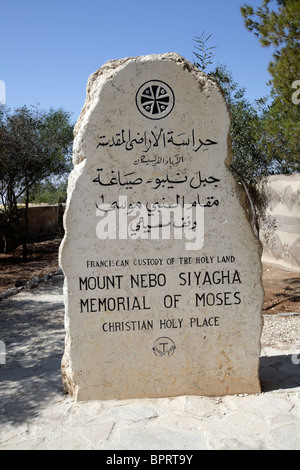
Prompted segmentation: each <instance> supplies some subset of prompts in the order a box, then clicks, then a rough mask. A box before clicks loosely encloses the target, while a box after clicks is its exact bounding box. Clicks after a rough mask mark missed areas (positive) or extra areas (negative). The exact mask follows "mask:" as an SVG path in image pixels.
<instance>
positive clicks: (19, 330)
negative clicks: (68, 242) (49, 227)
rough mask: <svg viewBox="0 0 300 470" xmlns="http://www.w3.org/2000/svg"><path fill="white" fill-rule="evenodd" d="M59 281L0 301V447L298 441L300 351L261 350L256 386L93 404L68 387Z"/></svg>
mask: <svg viewBox="0 0 300 470" xmlns="http://www.w3.org/2000/svg"><path fill="white" fill-rule="evenodd" d="M62 283H63V278H62V276H55V277H53V278H51V279H50V280H48V281H47V282H45V283H43V284H41V285H40V286H39V287H38V288H37V289H33V290H30V291H22V292H21V293H20V294H18V295H16V296H14V297H11V298H8V299H6V300H3V301H1V302H0V323H1V332H0V341H4V343H5V346H6V364H3V365H0V422H1V426H0V450H12V449H13V450H15V449H25V450H31V449H37V450H46V449H49V450H51V449H53V450H54V449H55V450H56V449H65V450H68V449H70V450H76V449H85V450H89V449H103V450H104V449H105V450H136V451H137V450H153V451H155V450H169V451H176V450H177V451H178V450H182V451H187V450H202V449H208V450H209V449H253V450H254V449H255V450H256V449H266V450H267V449H270V450H272V449H274V450H279V449H287V450H292V449H297V450H299V449H300V404H299V403H300V364H298V363H297V362H299V361H298V358H300V354H299V352H300V351H295V350H287V349H282V348H281V347H279V348H277V349H275V348H265V349H264V350H263V352H262V359H261V371H260V374H261V380H262V385H263V389H264V392H263V393H261V394H259V395H251V396H230V397H223V398H205V397H187V396H184V397H178V398H170V399H151V400H150V399H147V400H123V401H117V400H114V401H96V402H89V403H76V402H74V401H73V400H72V399H71V398H70V397H69V396H64V395H63V394H62V387H61V378H60V361H61V357H62V353H63V347H64V329H63V317H64V305H63V297H62ZM283 321H284V318H283ZM299 321H300V320H299ZM0 344H1V343H0ZM0 352H1V351H0ZM298 354H299V355H298ZM0 357H1V356H0ZM2 358H3V354H2ZM2 362H3V361H2Z"/></svg>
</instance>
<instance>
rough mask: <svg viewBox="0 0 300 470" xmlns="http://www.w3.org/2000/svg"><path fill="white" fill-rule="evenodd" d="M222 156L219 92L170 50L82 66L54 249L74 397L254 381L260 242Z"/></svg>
mask: <svg viewBox="0 0 300 470" xmlns="http://www.w3.org/2000/svg"><path fill="white" fill-rule="evenodd" d="M231 158H232V151H231V145H230V113H229V110H228V107H227V105H226V102H225V99H224V96H223V94H222V92H221V91H220V89H219V87H218V86H217V85H216V83H215V82H213V81H212V80H211V79H210V78H209V77H208V76H207V75H205V74H204V73H202V72H200V71H199V70H198V69H196V68H195V67H194V66H193V65H192V64H191V63H189V62H187V61H186V60H185V59H184V58H183V57H181V56H179V55H177V54H173V53H168V54H162V55H154V56H145V57H138V58H126V59H123V60H113V61H110V62H108V63H106V64H105V65H104V66H103V67H101V68H100V69H99V70H98V71H97V72H96V73H94V74H93V75H92V76H91V77H90V78H89V81H88V86H87V97H86V102H85V105H84V108H83V110H82V112H81V115H80V117H79V120H78V122H77V125H76V128H75V141H74V170H73V172H72V174H71V175H70V178H69V186H68V202H67V209H66V213H65V238H64V240H63V243H62V245H61V249H60V265H61V267H62V269H63V271H64V274H65V286H64V296H65V305H66V318H65V325H66V343H65V353H64V357H63V361H62V375H63V384H64V388H65V390H66V391H67V392H69V393H70V394H71V395H72V396H74V397H75V398H76V399H77V400H93V399H127V398H145V397H148V398H153V397H171V396H179V395H207V396H221V395H227V394H235V393H257V392H259V391H260V382H259V375H258V368H259V357H260V336H261V330H262V315H261V309H262V303H263V297H264V293H263V287H262V280H261V277H262V267H261V261H260V256H261V247H260V242H259V241H258V240H257V239H256V237H255V236H254V234H253V231H252V229H251V227H250V224H249V221H248V219H247V214H246V211H245V209H244V207H243V202H244V194H243V192H242V191H241V189H240V187H239V186H238V185H237V183H236V182H235V179H234V177H233V176H232V174H231V171H230V170H229V164H230V162H231Z"/></svg>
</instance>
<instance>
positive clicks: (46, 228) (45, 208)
mask: <svg viewBox="0 0 300 470" xmlns="http://www.w3.org/2000/svg"><path fill="white" fill-rule="evenodd" d="M64 209H65V207H64V205H58V204H57V205H53V206H49V205H33V204H32V205H30V207H29V211H28V219H29V224H28V229H29V233H28V236H29V242H35V241H41V240H47V239H49V238H51V237H53V236H57V235H62V215H63V212H64ZM19 210H20V212H21V213H22V212H24V209H22V208H20V209H19ZM2 217H3V216H2ZM2 217H1V213H0V252H3V250H4V242H3V240H2V239H3V236H2V234H1V222H2ZM23 218H24V217H23Z"/></svg>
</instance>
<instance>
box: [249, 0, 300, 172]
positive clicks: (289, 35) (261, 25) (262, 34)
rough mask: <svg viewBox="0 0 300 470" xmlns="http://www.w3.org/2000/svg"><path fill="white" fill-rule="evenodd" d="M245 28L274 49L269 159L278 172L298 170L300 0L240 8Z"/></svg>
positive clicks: (269, 1) (276, 0)
mask: <svg viewBox="0 0 300 470" xmlns="http://www.w3.org/2000/svg"><path fill="white" fill-rule="evenodd" d="M241 13H242V15H243V17H244V18H245V26H246V28H247V29H248V30H249V31H251V32H253V33H254V34H255V35H256V36H257V37H258V38H259V41H260V43H261V45H262V46H263V47H273V48H274V53H273V60H272V61H271V62H270V64H269V72H270V74H271V81H270V84H271V85H272V91H271V97H272V104H271V106H270V108H269V111H268V115H267V116H266V119H265V130H266V132H267V133H268V135H269V139H268V141H267V142H266V145H267V150H268V153H269V156H270V157H272V158H273V159H274V161H275V162H276V167H277V168H278V171H281V172H283V173H292V172H295V171H299V170H300V168H299V161H300V144H299V134H300V106H299V104H297V103H296V104H295V103H294V102H293V100H292V95H293V93H294V91H295V90H294V89H293V84H294V83H295V82H296V81H297V80H300V2H299V0H263V1H262V6H261V7H259V8H257V9H256V10H254V8H253V7H252V6H250V5H248V4H245V5H244V6H242V7H241Z"/></svg>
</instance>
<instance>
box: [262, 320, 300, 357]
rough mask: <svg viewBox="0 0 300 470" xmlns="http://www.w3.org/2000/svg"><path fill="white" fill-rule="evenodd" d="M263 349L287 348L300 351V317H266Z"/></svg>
mask: <svg viewBox="0 0 300 470" xmlns="http://www.w3.org/2000/svg"><path fill="white" fill-rule="evenodd" d="M262 347H275V348H276V347H280V348H285V347H286V348H288V349H295V350H299V351H300V315H299V314H298V315H294V316H280V315H278V316H277V315H275V316H274V315H265V316H264V328H263V333H262Z"/></svg>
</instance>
